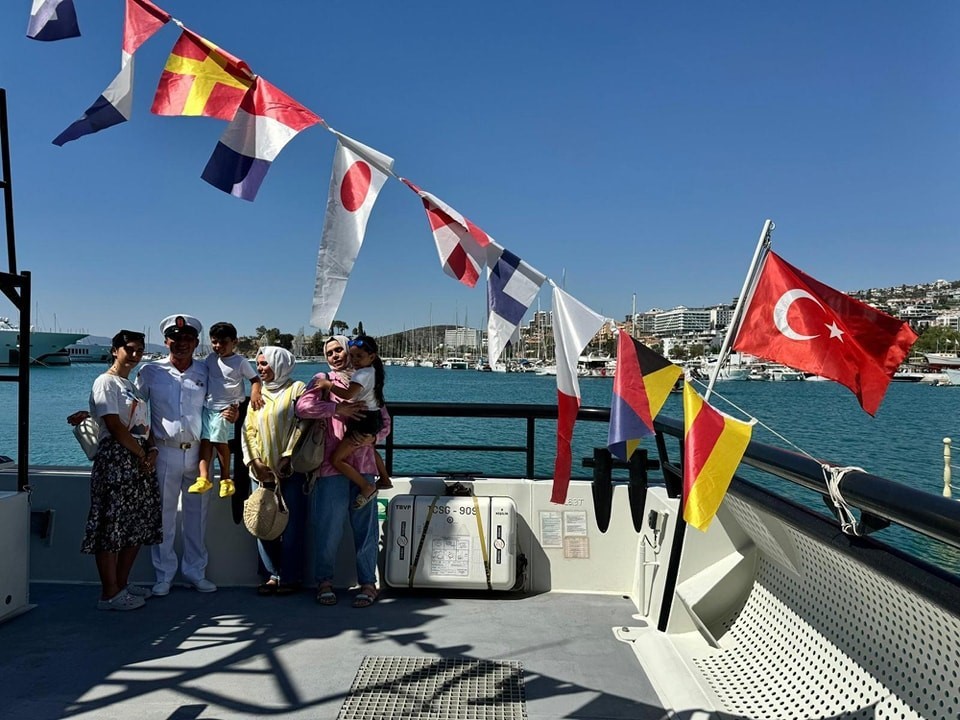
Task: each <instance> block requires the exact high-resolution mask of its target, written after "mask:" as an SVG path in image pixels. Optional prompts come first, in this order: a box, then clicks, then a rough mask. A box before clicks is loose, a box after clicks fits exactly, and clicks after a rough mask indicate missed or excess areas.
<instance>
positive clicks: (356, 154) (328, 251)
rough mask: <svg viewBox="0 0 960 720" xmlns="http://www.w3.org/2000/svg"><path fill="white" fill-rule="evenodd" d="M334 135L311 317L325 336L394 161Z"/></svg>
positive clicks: (350, 140) (313, 323)
mask: <svg viewBox="0 0 960 720" xmlns="http://www.w3.org/2000/svg"><path fill="white" fill-rule="evenodd" d="M334 134H335V135H336V136H337V138H338V142H337V151H336V154H335V155H334V158H333V172H332V173H331V174H330V194H329V195H328V197H327V213H326V216H325V217H324V221H323V235H322V237H321V239H320V253H319V254H318V256H317V281H316V285H315V286H314V290H313V310H312V312H311V315H310V324H311V325H313V326H314V327H315V328H318V329H319V330H323V331H326V330H328V329H329V328H330V325H331V324H332V323H333V321H334V320H335V319H336V314H337V310H338V309H339V308H340V302H341V301H342V300H343V293H344V291H345V290H346V288H347V280H348V279H349V277H350V272H351V271H352V270H353V265H354V263H355V262H356V260H357V255H359V254H360V246H361V245H362V244H363V236H364V234H365V232H366V229H367V221H368V220H369V219H370V213H371V211H372V210H373V204H374V203H375V202H376V201H377V196H378V195H379V194H380V189H381V188H382V187H383V184H384V183H385V182H386V181H387V176H388V175H389V174H390V173H391V172H392V170H393V158H392V157H388V156H387V155H384V154H383V153H381V152H378V151H377V150H374V149H373V148H371V147H367V146H366V145H364V144H363V143H359V142H357V141H356V140H354V139H352V138H349V137H347V136H346V135H341V134H340V133H338V132H334Z"/></svg>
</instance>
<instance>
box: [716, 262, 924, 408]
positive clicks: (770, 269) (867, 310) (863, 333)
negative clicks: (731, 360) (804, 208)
mask: <svg viewBox="0 0 960 720" xmlns="http://www.w3.org/2000/svg"><path fill="white" fill-rule="evenodd" d="M916 340H917V334H916V333H915V332H914V331H913V329H912V328H911V327H910V325H909V324H907V323H906V322H904V321H903V320H900V319H899V318H895V317H892V316H890V315H887V314H885V313H882V312H880V311H879V310H876V309H875V308H872V307H870V306H869V305H867V304H866V303H862V302H860V301H859V300H855V299H853V298H852V297H850V296H849V295H846V294H845V293H842V292H840V291H839V290H834V289H833V288H831V287H829V286H828V285H824V284H823V283H822V282H819V281H817V280H814V279H813V278H812V277H810V276H809V275H807V274H806V273H804V272H803V271H801V270H798V269H797V268H795V267H793V265H790V264H789V263H788V262H786V261H785V260H783V258H781V257H779V256H778V255H776V254H775V253H774V252H772V251H771V252H768V253H767V256H766V258H765V259H764V263H763V267H762V268H761V270H760V275H759V278H758V280H757V283H756V286H755V287H754V290H753V293H752V295H751V296H750V298H749V300H748V301H747V304H746V309H745V310H744V316H743V322H742V323H741V325H740V329H739V330H738V332H737V337H736V339H735V340H734V342H733V348H734V349H735V350H738V351H740V352H745V353H750V354H751V355H756V356H758V357H761V358H764V359H766V360H771V361H773V362H779V363H783V364H784V365H787V366H789V367H792V368H796V369H797V370H802V371H804V372H809V373H813V374H815V375H819V376H820V377H825V378H827V379H829V380H835V381H836V382H838V383H840V384H841V385H844V386H846V387H847V388H849V389H850V391H851V392H853V394H854V395H856V396H857V399H858V400H859V401H860V406H861V407H862V408H863V409H864V410H865V411H867V412H868V413H870V414H871V415H875V414H876V413H877V410H878V409H879V407H880V402H881V401H882V400H883V396H884V393H886V391H887V386H888V385H889V384H890V381H891V380H892V379H893V374H894V373H895V372H896V371H897V368H898V367H899V366H900V364H901V363H902V362H903V361H904V360H905V359H906V357H907V354H908V353H909V352H910V348H911V346H912V345H913V343H914V342H916Z"/></svg>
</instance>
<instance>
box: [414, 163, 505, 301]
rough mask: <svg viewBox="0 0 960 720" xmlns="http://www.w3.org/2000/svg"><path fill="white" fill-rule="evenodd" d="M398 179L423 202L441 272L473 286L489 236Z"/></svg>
mask: <svg viewBox="0 0 960 720" xmlns="http://www.w3.org/2000/svg"><path fill="white" fill-rule="evenodd" d="M400 179H401V180H402V181H403V183H404V184H405V185H406V186H407V187H409V188H410V189H411V190H413V191H414V192H415V193H416V194H417V195H419V196H420V199H421V200H422V201H423V207H424V209H425V210H426V211H427V220H428V221H429V222H430V230H431V231H432V232H433V239H434V241H435V242H436V243H437V254H438V255H439V256H440V265H442V266H443V271H444V272H445V273H446V274H447V275H449V276H450V277H452V278H454V279H456V280H459V281H460V282H462V283H463V284H464V285H466V286H467V287H471V288H472V287H474V286H476V284H477V280H479V279H480V270H481V269H482V268H483V266H484V264H485V263H486V257H485V253H484V248H485V247H486V246H487V245H489V244H490V241H491V238H490V237H489V236H488V235H487V234H486V233H485V232H484V231H483V230H481V229H480V228H478V227H477V226H476V225H474V224H473V223H472V222H470V221H469V220H467V219H466V218H465V217H464V216H463V215H461V214H460V213H458V212H457V211H456V210H454V209H453V208H452V207H450V206H449V205H447V204H446V203H445V202H443V200H441V199H440V198H438V197H436V196H434V195H431V194H430V193H428V192H425V191H423V190H421V189H420V188H418V187H417V186H416V185H414V184H413V183H412V182H410V181H409V180H405V179H404V178H400Z"/></svg>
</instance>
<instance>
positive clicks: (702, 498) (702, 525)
mask: <svg viewBox="0 0 960 720" xmlns="http://www.w3.org/2000/svg"><path fill="white" fill-rule="evenodd" d="M619 372H620V367H619V365H618V367H617V373H618V374H619ZM753 425H754V422H753V421H751V422H743V421H742V420H737V419H736V418H732V417H730V416H729V415H727V414H725V413H722V412H720V411H719V410H717V409H716V408H714V407H713V406H711V405H710V404H709V403H707V402H706V401H705V400H704V399H703V398H702V397H701V396H700V394H699V393H698V392H697V391H696V390H694V389H693V385H691V384H690V383H689V382H685V383H684V384H683V426H684V431H683V519H684V520H686V521H687V522H688V523H689V524H690V525H693V526H694V527H695V528H697V529H698V530H703V531H705V530H706V529H707V527H708V526H709V525H710V523H711V521H712V520H713V517H714V516H715V515H716V514H717V510H718V509H719V508H720V503H721V502H723V496H724V495H726V493H727V488H728V487H729V486H730V481H731V480H732V479H733V474H734V473H735V472H736V471H737V467H738V466H739V465H740V460H741V459H742V458H743V453H744V452H745V451H746V449H747V445H749V444H750V436H751V435H752V434H753Z"/></svg>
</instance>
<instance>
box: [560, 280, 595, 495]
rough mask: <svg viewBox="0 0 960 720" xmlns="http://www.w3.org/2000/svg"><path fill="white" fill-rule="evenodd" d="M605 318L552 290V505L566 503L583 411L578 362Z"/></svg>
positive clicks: (569, 297) (562, 292)
mask: <svg viewBox="0 0 960 720" xmlns="http://www.w3.org/2000/svg"><path fill="white" fill-rule="evenodd" d="M603 323H604V318H603V316H602V315H598V314H597V313H595V312H594V311H593V310H591V309H590V308H588V307H587V306H586V305H584V304H583V303H581V302H580V301H579V300H577V299H576V298H575V297H573V296H571V295H568V294H567V293H566V292H564V291H563V290H561V289H560V288H558V287H557V286H556V285H554V286H553V337H554V340H555V342H556V357H557V459H556V460H555V461H554V465H553V493H552V494H551V496H550V502H555V503H560V504H561V505H562V504H563V503H565V502H566V501H567V488H568V487H569V485H570V468H571V467H572V464H573V459H572V454H571V453H572V451H571V449H570V443H571V441H572V440H573V425H574V423H575V422H576V420H577V412H579V410H580V383H579V382H578V381H577V362H578V361H579V360H580V353H582V352H583V349H584V348H585V347H586V346H587V344H588V343H589V342H590V341H591V340H593V338H594V336H595V335H596V334H597V333H598V332H600V328H602V327H603Z"/></svg>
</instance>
